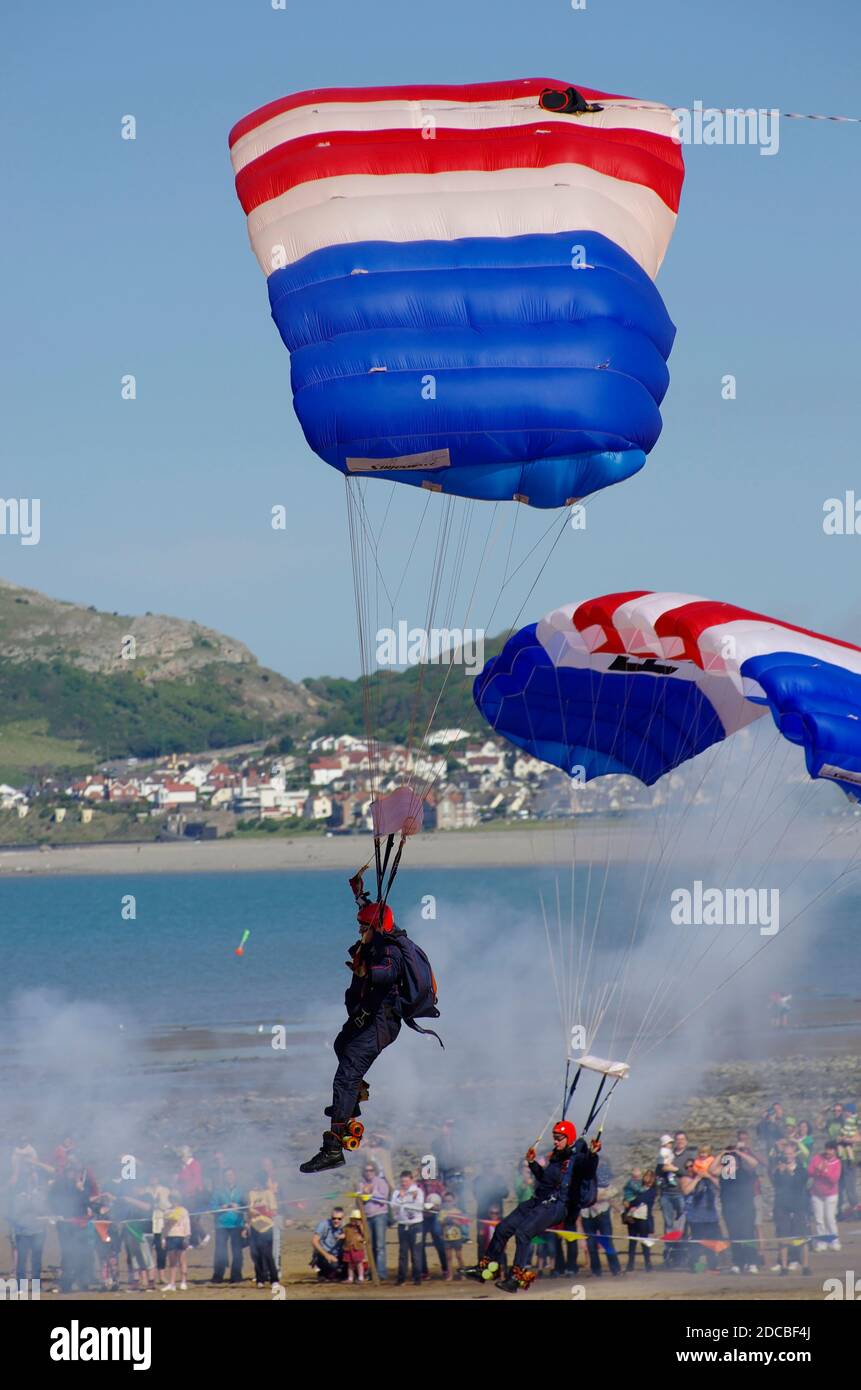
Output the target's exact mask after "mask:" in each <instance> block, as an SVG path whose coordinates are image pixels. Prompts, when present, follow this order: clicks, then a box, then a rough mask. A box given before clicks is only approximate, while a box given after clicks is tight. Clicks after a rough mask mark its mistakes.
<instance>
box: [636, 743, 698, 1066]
mask: <svg viewBox="0 0 861 1390" xmlns="http://www.w3.org/2000/svg"><path fill="white" fill-rule="evenodd" d="M649 727H651V721H650V725H649ZM683 735H684V730H682V729H680V731H679V741H677V744H676V754H675V758H674V761H675V760H676V758H678V756H679V755H680V753H681V751H682V750H681V742H680V740H681V738H682V737H683ZM719 747H720V745H717V746H716V747H715V746H713V747H712V749H711V750H710V752H711V758H710V759H709V758H708V757H707V758H706V759H705V760H704V770H703V772H702V775H701V777H700V781H699V784H698V786H697V788H696V790H697V792H698V791H699V790H701V788H702V785H703V782H704V781H705V779H706V777H707V776H708V773H709V771H710V768H711V766H713V765H714V761H715V757H716V756H717V748H719ZM688 800H689V801H695V800H696V796H695V795H691V794H690V793H689V795H688ZM665 807H666V809H665V810H664V812H663V813H662V812H661V810H660V808H659V812H658V816H657V818H656V830H657V832H658V839H659V842H661V843H660V852H659V854H658V858H657V860H656V862H655V863H654V865H653V866H647V870H646V872H645V873H644V876H643V882H642V888H641V892H640V900H639V903H638V905H637V913H636V916H635V920H634V926H633V930H632V939H631V945H632V948H633V944H634V939H635V938H636V935H637V932H638V930H639V926H640V923H641V921H642V919H643V909H644V905H645V900H646V895H647V893H648V892H653V890H655V889H656V887H657V885H658V884H659V883H660V884H661V890H660V891H663V892H665V891H666V879H667V875H668V874H669V872H670V869H671V866H672V864H673V860H672V858H670V859H669V860H668V861H667V863H666V865H664V859H665V857H666V853H667V850H668V848H669V847H670V845H671V841H670V839H669V836H668V835H664V833H663V832H664V830H665V828H666V829H668V828H669V827H668V822H669V820H670V801H669V798H668V799H667V802H666V803H665ZM716 815H717V812H716ZM662 865H663V868H662ZM695 946H696V940H695V939H694V938H693V937H690V938H689V940H688V945H687V949H686V950H684V951H682V952H680V953H679V954H677V955H675V956H674V960H673V964H674V967H675V968H674V969H664V970H662V971H661V972H660V973H659V974H657V975H656V980H655V984H654V987H653V990H652V995H651V998H650V999H649V1001H648V1003H647V1005H646V1007H645V1009H644V1011H643V1014H642V1016H641V1018H640V1021H639V1024H638V1026H637V1027H636V1028H635V1031H634V1035H633V1037H632V1039H631V1042H630V1046H629V1050H628V1054H627V1055H628V1057H630V1056H631V1055H632V1054H633V1052H634V1050H635V1049H636V1047H637V1046H638V1044H639V1042H640V1039H641V1038H642V1037H643V1036H644V1034H645V1031H646V1029H647V1027H649V1026H650V1025H651V1018H652V1015H653V1013H654V1011H655V1008H656V1006H657V1003H658V1001H659V999H660V998H661V996H663V998H664V999H668V998H669V997H671V995H672V992H673V989H674V986H675V985H676V984H677V983H678V982H679V980H680V979H681V978H682V977H683V975H685V974H686V973H687V961H688V958H689V956H690V954H691V952H692V951H693V949H694V948H695ZM623 988H624V982H623Z"/></svg>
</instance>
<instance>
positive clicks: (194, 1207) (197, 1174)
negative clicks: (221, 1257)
mask: <svg viewBox="0 0 861 1390" xmlns="http://www.w3.org/2000/svg"><path fill="white" fill-rule="evenodd" d="M179 1156H180V1159H181V1160H182V1167H181V1168H180V1170H179V1172H178V1173H177V1175H176V1177H175V1179H174V1187H175V1188H176V1190H177V1192H178V1193H179V1195H180V1198H181V1200H182V1204H183V1206H184V1207H185V1208H186V1209H187V1211H188V1213H189V1220H190V1222H191V1235H190V1238H189V1239H190V1243H191V1244H192V1245H195V1246H197V1245H206V1242H207V1241H208V1240H209V1235H208V1233H206V1234H205V1233H204V1230H203V1226H202V1224H201V1218H200V1216H199V1214H198V1213H199V1212H200V1211H201V1210H202V1208H203V1207H204V1206H205V1205H206V1202H205V1200H204V1186H203V1173H202V1172H201V1169H200V1164H199V1163H198V1161H197V1159H196V1158H195V1157H194V1154H193V1153H192V1152H191V1149H190V1148H189V1147H188V1145H187V1144H184V1145H183V1147H182V1148H181V1149H180V1151H179Z"/></svg>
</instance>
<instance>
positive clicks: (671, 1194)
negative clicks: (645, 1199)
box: [655, 1134, 685, 1268]
mask: <svg viewBox="0 0 861 1390" xmlns="http://www.w3.org/2000/svg"><path fill="white" fill-rule="evenodd" d="M683 1171H684V1169H683V1168H682V1169H680V1168H679V1164H678V1163H677V1162H676V1154H675V1151H674V1148H673V1136H672V1135H671V1134H662V1135H661V1147H660V1149H659V1150H658V1162H657V1164H656V1166H655V1177H656V1178H657V1183H658V1200H659V1202H660V1205H661V1216H662V1217H663V1221H664V1235H665V1236H674V1237H675V1239H674V1240H668V1241H665V1242H664V1266H665V1268H671V1267H672V1266H673V1265H677V1264H678V1263H679V1256H680V1253H681V1252H680V1247H679V1245H678V1240H679V1238H680V1237H681V1234H682V1232H683V1231H684V1228H685V1199H684V1196H683V1195H682V1190H681V1187H680V1186H679V1179H680V1177H681V1173H682V1172H683Z"/></svg>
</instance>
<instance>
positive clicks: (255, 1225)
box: [248, 1172, 278, 1289]
mask: <svg viewBox="0 0 861 1390" xmlns="http://www.w3.org/2000/svg"><path fill="white" fill-rule="evenodd" d="M257 1183H258V1185H257V1187H253V1188H252V1189H251V1191H250V1192H249V1194H248V1237H249V1240H250V1242H251V1258H252V1260H253V1262H254V1275H255V1278H256V1279H257V1287H258V1289H262V1288H264V1287H265V1286H266V1284H277V1283H278V1271H277V1269H276V1268H275V1259H274V1256H273V1253H272V1247H273V1234H272V1232H273V1228H274V1226H275V1222H276V1220H277V1218H278V1198H277V1197H276V1196H275V1193H274V1192H273V1191H272V1188H271V1187H270V1186H269V1185H268V1181H267V1177H266V1174H265V1173H264V1172H261V1173H259V1174H258V1178H257Z"/></svg>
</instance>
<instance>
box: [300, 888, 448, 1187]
mask: <svg viewBox="0 0 861 1390" xmlns="http://www.w3.org/2000/svg"><path fill="white" fill-rule="evenodd" d="M350 886H351V888H352V889H353V892H354V894H355V896H356V902H357V904H359V911H358V913H357V918H356V920H357V921H358V924H359V932H360V939H359V940H358V941H357V942H356V943H355V945H353V946H351V947H350V949H349V956H350V959H349V960H348V961H345V964H346V966H347V967H348V969H349V970H351V971H352V979H351V981H350V984H349V985H348V987H347V991H346V994H345V995H344V1004H345V1005H346V1009H347V1022H346V1023H345V1024H344V1026H343V1028H342V1029H341V1031H340V1033H339V1034H338V1036H337V1038H336V1039H335V1042H334V1048H335V1056H336V1057H337V1058H338V1068H337V1070H336V1072H335V1076H334V1080H333V1082H332V1104H331V1105H329V1106H327V1107H326V1109H325V1110H324V1112H323V1113H324V1114H325V1115H327V1116H328V1117H329V1119H330V1121H331V1126H330V1128H329V1129H327V1130H326V1131H325V1133H324V1135H323V1144H322V1147H321V1148H320V1150H319V1151H318V1152H317V1153H315V1154H314V1156H313V1158H309V1159H308V1161H307V1163H300V1165H299V1171H300V1173H321V1172H323V1170H324V1169H326V1168H338V1167H340V1166H341V1164H343V1163H344V1149H349V1150H352V1149H357V1148H358V1147H359V1144H360V1143H361V1141H362V1135H363V1134H364V1125H363V1124H362V1123H361V1122H360V1121H359V1118H358V1117H359V1115H360V1114H361V1102H362V1101H364V1100H367V1099H368V1096H369V1094H370V1087H369V1086H368V1083H367V1081H366V1080H365V1073H366V1072H367V1071H368V1070H369V1068H370V1066H371V1064H372V1063H373V1062H374V1061H375V1060H376V1059H377V1057H379V1055H380V1053H381V1052H382V1051H383V1049H384V1048H386V1047H388V1046H389V1044H390V1043H393V1042H394V1041H395V1039H396V1038H397V1036H398V1034H399V1033H400V1031H401V1023H402V1022H403V1023H406V1025H407V1027H408V1028H412V1029H414V1030H415V1032H417V1033H426V1032H431V1030H430V1029H425V1028H420V1027H419V1026H418V1024H417V1023H416V1022H415V1019H416V1018H422V1017H434V1018H438V1017H439V1011H438V1010H437V1008H436V981H435V980H434V978H433V972H432V971H431V968H430V962H429V961H428V959H427V957H426V956H425V954H424V952H423V951H422V950H421V949H420V947H418V946H416V944H415V942H412V941H410V939H409V937H408V936H407V934H406V932H405V931H401V930H400V929H399V928H398V927H396V926H395V919H394V915H393V913H392V909H391V908H390V907H389V906H387V905H386V904H385V903H375V902H371V901H370V898H369V895H368V894H367V893H365V891H364V889H363V886H362V880H361V875H360V874H357V875H356V876H355V878H352V879H351V880H350ZM432 1036H433V1037H436V1036H437V1035H436V1034H435V1033H433V1034H432ZM437 1041H439V1042H440V1045H442V1044H441V1040H440V1039H437Z"/></svg>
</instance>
